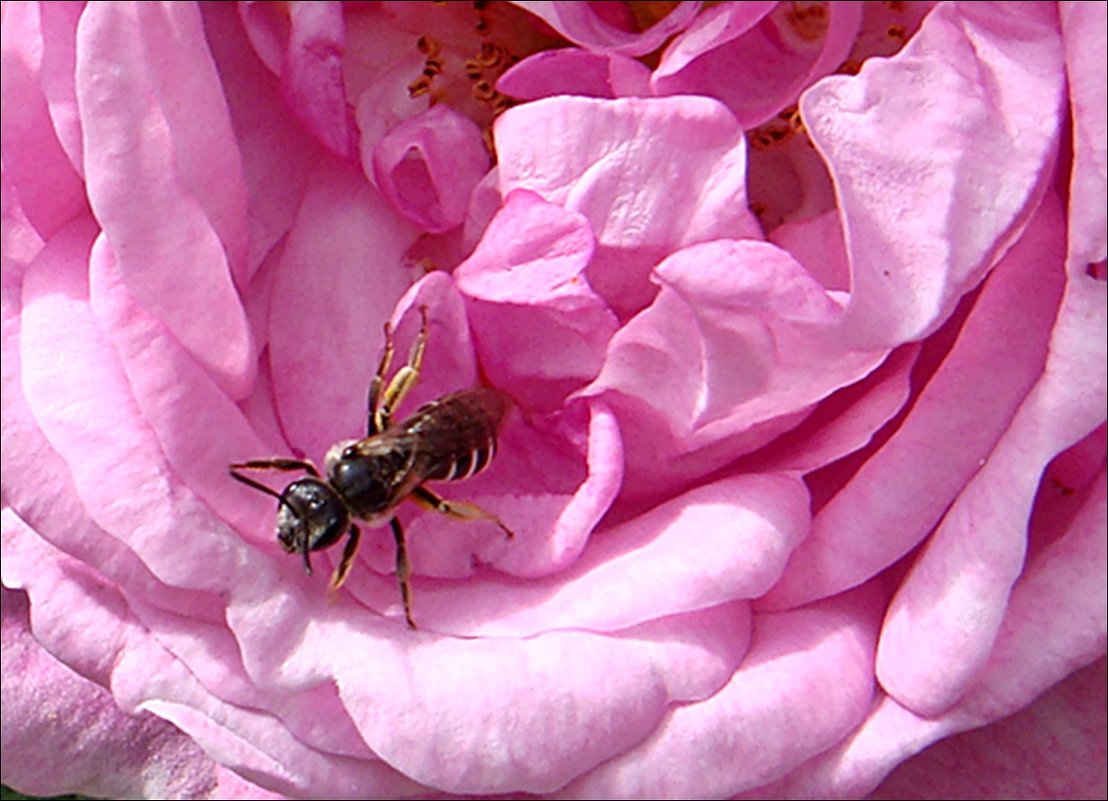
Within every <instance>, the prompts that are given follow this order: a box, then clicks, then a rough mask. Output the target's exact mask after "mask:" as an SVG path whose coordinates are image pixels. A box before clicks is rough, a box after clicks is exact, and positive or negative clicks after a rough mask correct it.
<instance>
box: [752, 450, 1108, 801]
mask: <svg viewBox="0 0 1108 801" xmlns="http://www.w3.org/2000/svg"><path fill="white" fill-rule="evenodd" d="M1101 453H1102V455H1101V463H1102V464H1103V450H1102V452H1101ZM1106 502H1108V489H1106V482H1105V473H1104V472H1103V469H1101V471H1100V472H1099V474H1098V475H1097V476H1095V477H1093V478H1092V479H1091V481H1090V483H1089V485H1088V486H1087V487H1086V488H1084V489H1083V498H1082V503H1081V510H1080V512H1079V514H1078V515H1077V516H1076V517H1075V518H1074V520H1073V521H1072V523H1071V524H1070V525H1069V526H1067V527H1066V530H1065V532H1064V533H1063V536H1062V537H1061V539H1059V540H1057V541H1056V542H1055V543H1053V544H1052V545H1051V546H1049V547H1047V548H1045V549H1043V550H1042V551H1040V552H1039V553H1037V554H1036V555H1035V556H1034V557H1033V558H1032V560H1031V561H1030V563H1029V564H1028V567H1027V570H1026V571H1025V573H1024V575H1023V577H1021V579H1020V580H1019V581H1018V582H1017V583H1016V585H1015V587H1014V589H1013V591H1012V595H1011V603H1010V605H1009V609H1008V613H1007V616H1006V618H1005V622H1004V625H1003V627H1002V628H1001V631H1000V632H999V636H998V637H997V639H996V643H995V647H994V650H993V653H992V655H991V656H990V657H989V659H988V661H987V662H986V663H985V665H984V666H983V668H982V669H981V671H980V672H979V673H978V674H977V676H976V677H975V678H974V680H973V682H972V683H971V684H970V686H969V687H968V688H967V692H966V694H965V696H964V697H963V699H962V700H961V702H960V703H959V704H958V705H957V706H955V707H953V708H951V709H950V710H948V711H947V712H946V713H945V714H944V715H941V716H936V717H925V716H921V715H919V714H917V713H914V712H912V711H910V710H909V709H907V708H906V707H904V706H902V705H901V704H899V703H897V701H896V700H895V699H893V698H891V697H883V698H882V699H881V701H880V703H878V704H877V705H875V707H874V709H873V711H872V712H871V714H870V715H869V717H868V718H867V719H866V720H865V722H864V723H863V724H862V725H861V726H860V727H859V728H858V729H857V730H856V731H855V732H854V733H852V734H851V735H850V736H849V737H847V738H846V739H844V740H843V742H842V743H840V744H839V745H837V746H835V747H834V748H832V749H830V750H828V751H826V752H825V753H823V754H821V755H820V756H819V757H817V758H816V759H813V760H811V761H809V762H808V763H807V764H805V765H803V766H801V767H800V769H798V770H797V771H795V772H793V773H792V774H791V775H790V776H788V777H786V778H785V779H783V780H782V781H780V782H778V783H777V784H775V785H771V786H763V787H761V788H758V789H757V790H756V791H754V792H752V793H751V797H752V798H765V797H786V798H795V797H808V796H812V795H821V796H825V795H830V796H832V797H859V796H862V795H865V794H866V793H868V792H870V791H871V790H872V789H873V788H874V787H875V786H876V785H877V784H878V783H879V782H880V781H881V779H882V778H883V777H884V776H885V775H886V774H887V773H888V771H889V770H890V769H892V768H893V767H894V766H896V765H897V764H900V763H901V762H903V761H904V760H905V759H906V758H907V757H909V756H910V755H912V754H915V753H917V752H919V751H921V750H923V749H924V748H926V747H927V746H928V745H929V744H931V743H933V742H936V741H938V740H941V739H942V738H944V737H947V736H949V735H951V734H954V733H957V732H960V731H965V730H967V729H973V728H976V727H978V726H981V725H983V724H987V723H993V722H994V721H998V720H1002V719H1003V718H1004V717H1005V716H1007V715H1011V714H1012V713H1014V712H1017V711H1018V710H1020V709H1022V708H1023V707H1025V706H1027V705H1028V704H1029V703H1031V702H1032V700H1033V699H1035V697H1036V696H1037V695H1039V694H1040V693H1042V692H1044V691H1047V690H1049V688H1051V687H1052V686H1054V685H1056V684H1058V683H1059V682H1062V681H1063V680H1065V679H1066V677H1067V676H1068V675H1070V674H1071V673H1074V671H1077V670H1078V669H1079V668H1081V667H1082V666H1084V665H1087V664H1089V663H1090V662H1096V663H1097V666H1096V667H1094V668H1091V670H1092V675H1091V676H1088V675H1086V676H1080V674H1079V677H1078V678H1077V679H1076V685H1073V684H1071V685H1070V686H1069V687H1067V688H1065V689H1063V690H1062V691H1061V692H1062V693H1063V694H1064V695H1068V696H1070V699H1069V700H1067V701H1065V702H1064V706H1065V707H1067V708H1064V709H1063V710H1059V712H1064V713H1065V714H1067V715H1069V717H1070V719H1071V720H1073V721H1074V723H1075V726H1076V727H1077V728H1078V737H1079V739H1078V741H1076V742H1074V741H1072V740H1071V741H1070V742H1068V743H1064V744H1062V743H1056V742H1052V741H1048V744H1047V745H1045V746H1039V745H1038V744H1037V743H1026V742H1025V743H1023V744H1021V746H1020V748H1019V750H1018V752H1017V753H1016V754H1014V755H1013V754H1012V752H1011V750H1010V749H1004V751H1005V753H1002V754H1000V755H999V756H1000V763H1001V764H1000V765H997V767H1002V766H1007V767H1010V765H1007V762H1008V760H1009V759H1011V758H1012V757H1013V756H1014V758H1015V759H1017V760H1018V761H1020V762H1021V763H1027V764H1024V765H1023V766H1022V767H1020V768H1018V769H1016V768H1012V769H1011V770H1001V771H999V772H997V773H996V774H991V775H990V777H989V778H991V782H990V787H992V786H997V787H1000V786H1005V785H1006V784H1007V783H1008V782H1010V781H1018V780H1019V779H1022V778H1024V777H1027V778H1028V779H1029V780H1030V781H1031V782H1037V783H1038V784H1037V785H1033V786H1041V787H1048V788H1049V787H1061V788H1065V787H1074V788H1075V794H1076V795H1077V796H1078V797H1088V798H1095V797H1098V794H1097V790H1098V789H1099V785H1100V784H1101V783H1102V782H1103V765H1104V763H1105V759H1104V755H1105V749H1106V743H1105V739H1104V727H1103V724H1102V723H1101V722H1100V721H1102V720H1103V715H1104V712H1103V709H1104V705H1103V703H1100V701H1099V699H1100V697H1102V696H1103V693H1104V689H1103V686H1104V685H1103V678H1102V677H1103V664H1104V662H1103V654H1104V643H1105V629H1106V627H1108V613H1106V610H1105V604H1104V597H1105V592H1106V591H1108V587H1106V586H1105V575H1106V571H1108V564H1106V563H1105V558H1106V557H1105V553H1104V521H1105V515H1106V514H1108V508H1106ZM929 647H931V645H930V643H926V642H921V643H919V644H918V646H917V651H916V654H917V656H924V655H925V654H926V653H927V649H928V648H929ZM946 667H947V668H949V667H951V666H950V665H947V666H946ZM1093 682H1100V684H1099V687H1096V686H1092V685H1093ZM1055 692H1057V691H1055ZM1012 721H1013V719H1012V718H1009V719H1008V721H1007V722H1002V723H1001V724H1000V726H1001V731H1002V732H1003V730H1004V728H1005V727H1006V726H1007V725H1009V724H1010V723H1011V722H1012ZM1043 723H1044V724H1046V726H1048V727H1056V726H1057V727H1059V728H1061V729H1062V730H1063V731H1066V732H1067V733H1069V734H1070V736H1071V737H1072V736H1073V734H1074V732H1073V729H1072V728H1071V727H1069V726H1065V725H1060V724H1061V721H1058V720H1057V719H1055V720H1054V721H1049V720H1048V721H1043ZM995 725H996V724H995V723H994V726H995ZM1019 728H1020V730H1019V731H1018V734H1017V735H1016V736H1018V737H1020V739H1032V738H1033V739H1034V740H1039V738H1040V737H1042V736H1043V732H1042V731H1041V730H1034V729H1033V730H1030V731H1028V730H1027V729H1026V727H1025V726H1020V727H1019ZM992 729H993V727H990V728H989V729H985V730H982V732H981V737H979V738H977V739H978V740H981V739H987V738H988V737H989V736H990V735H989V732H991V731H992ZM1085 732H1088V733H1089V735H1091V736H1085ZM1001 736H1002V737H1003V736H1004V735H1003V734H1002V735H1001ZM1040 748H1042V750H1045V751H1046V752H1047V753H1046V754H1042V753H1041V752H1040V753H1039V754H1032V755H1034V756H1043V757H1045V759H1044V760H1043V761H1041V762H1040V761H1038V760H1036V761H1034V762H1030V761H1029V759H1030V758H1031V756H1032V755H1029V753H1028V752H1035V751H1040ZM1059 748H1062V749H1064V750H1065V751H1068V752H1070V753H1072V754H1073V755H1074V757H1075V761H1074V764H1073V765H1069V764H1067V763H1062V764H1044V763H1050V762H1053V761H1054V760H1056V759H1057V758H1058V756H1060V754H1059V752H1058V750H1057V749H1059ZM1087 755H1088V756H1087ZM952 756H954V757H955V758H958V757H957V754H954V755H952ZM965 756H966V758H971V759H972V757H973V756H974V754H973V752H972V751H970V752H969V753H968V754H966V755H965ZM986 756H987V755H986ZM1005 757H1007V759H1005ZM1088 757H1091V759H1089V760H1088V761H1087V762H1086V759H1087V758H1088ZM909 764H911V763H909ZM983 770H984V768H983V767H982V766H980V765H977V766H973V767H971V768H970V769H969V770H968V771H967V770H965V768H964V766H963V772H962V773H960V774H957V775H953V776H951V777H950V778H951V779H952V780H953V781H956V782H958V783H960V784H963V785H964V786H966V787H967V792H968V793H969V797H970V798H974V797H978V796H977V794H976V791H975V790H974V787H975V786H976V782H977V780H978V779H979V778H981V777H982V771H983ZM1086 778H1088V779H1090V780H1091V782H1092V783H1091V784H1086V783H1085V782H1084V781H1083V779H1086ZM1098 779H1099V781H1098ZM982 780H983V779H982ZM930 781H932V782H934V781H936V779H935V778H934V777H932V779H931V780H930ZM939 781H941V779H939ZM926 784H927V782H925V785H926ZM1016 786H1017V787H1018V786H1019V785H1016ZM920 793H921V794H922V795H923V796H924V797H930V796H929V794H928V790H927V788H926V786H925V787H924V788H921V790H920ZM1069 794H1070V793H1068V792H1060V793H1054V792H1045V791H1044V792H1033V793H1029V794H1028V795H1027V796H1026V797H1052V796H1054V795H1059V796H1068V795H1069ZM956 795H957V794H956ZM1016 796H1017V797H1020V794H1019V793H1018V792H1017V793H1016ZM877 797H883V796H881V795H880V794H879V795H878V796H877ZM986 797H996V796H995V794H992V795H988V796H986Z"/></svg>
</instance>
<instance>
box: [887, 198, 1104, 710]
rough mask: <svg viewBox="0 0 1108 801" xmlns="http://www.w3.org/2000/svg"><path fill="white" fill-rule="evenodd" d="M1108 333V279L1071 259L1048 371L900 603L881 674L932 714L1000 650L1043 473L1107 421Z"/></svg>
mask: <svg viewBox="0 0 1108 801" xmlns="http://www.w3.org/2000/svg"><path fill="white" fill-rule="evenodd" d="M1047 219H1048V220H1049V217H1048V218H1047ZM1053 222H1054V225H1055V226H1058V225H1059V224H1060V222H1061V220H1059V219H1057V218H1056V219H1055V220H1054V221H1053ZM1056 230H1057V229H1056ZM1058 233H1060V232H1058ZM1056 236H1057V233H1056ZM1047 253H1048V254H1049V251H1047ZM1044 256H1045V258H1044V261H1046V263H1047V266H1053V265H1051V264H1050V257H1049V255H1046V254H1044ZM1056 258H1057V257H1056V256H1055V259H1056ZM1055 263H1056V262H1055ZM1055 270H1056V267H1055ZM1041 281H1042V278H1041V277H1040V278H1039V279H1038V281H1037V283H1038V284H1040V285H1041ZM1027 291H1028V292H1031V291H1039V290H1038V289H1036V290H1027ZM1021 325H1026V322H1022V323H1021ZM1106 328H1108V304H1106V303H1105V284H1104V282H1103V281H1101V280H1098V279H1097V278H1095V277H1093V276H1090V275H1089V274H1088V272H1087V270H1086V267H1085V263H1084V261H1083V260H1080V259H1079V260H1077V262H1076V263H1073V262H1071V263H1070V264H1069V269H1068V281H1067V284H1066V291H1065V296H1064V298H1063V300H1062V305H1061V309H1060V310H1059V311H1058V316H1057V320H1056V321H1055V324H1054V330H1053V331H1052V332H1051V338H1050V343H1049V351H1048V355H1047V358H1046V364H1045V365H1044V367H1043V372H1042V375H1041V377H1040V378H1039V380H1038V381H1037V382H1036V383H1035V385H1034V387H1033V388H1032V389H1031V391H1030V393H1029V394H1028V395H1027V397H1026V399H1025V400H1024V401H1023V402H1022V404H1021V405H1020V407H1019V410H1018V411H1017V412H1016V414H1015V416H1014V418H1013V419H1012V420H1011V422H1010V424H1008V426H1007V430H1006V431H1005V432H1004V435H1003V436H1002V437H1001V438H1000V440H999V441H998V442H997V444H996V446H995V447H994V448H992V450H991V452H990V453H987V454H985V455H984V457H985V458H986V461H985V463H984V464H982V465H981V466H980V470H978V471H977V473H976V475H974V476H973V479H972V480H971V481H970V482H969V483H968V485H967V486H966V488H965V489H964V490H963V491H962V492H961V494H960V495H959V497H958V499H957V501H956V502H955V503H954V505H953V506H952V507H951V509H950V511H949V512H947V514H946V516H945V518H944V519H943V522H942V524H941V525H940V526H939V529H938V531H937V532H936V533H935V534H934V535H933V536H932V537H931V539H930V541H929V543H928V546H927V548H926V549H925V550H924V552H923V554H922V556H921V557H920V559H919V560H918V561H917V562H916V563H915V565H914V566H913V569H912V572H911V573H910V574H909V575H908V577H907V578H906V579H905V581H904V583H903V584H902V585H901V588H900V590H899V592H898V593H897V596H896V597H895V598H894V599H893V602H892V604H891V606H890V610H889V616H888V619H887V621H886V624H885V628H884V630H883V631H882V637H881V647H880V649H879V651H878V664H877V668H878V675H879V677H880V679H881V682H882V684H883V685H884V686H885V688H886V690H888V691H889V693H890V694H891V695H893V696H895V697H896V698H897V700H899V701H901V702H902V703H903V704H905V705H906V706H908V707H910V708H912V709H914V710H917V711H924V712H926V713H928V714H934V713H936V712H938V711H941V710H943V709H945V708H946V707H948V706H950V705H951V704H952V703H954V702H955V701H957V700H958V698H959V697H960V696H961V695H962V693H963V692H964V691H965V687H966V683H967V682H968V681H969V680H970V679H971V678H972V676H973V674H974V673H975V672H976V671H977V670H978V668H979V667H980V666H981V664H982V662H983V661H984V660H985V659H987V658H988V657H989V654H990V652H991V651H992V650H993V641H994V638H995V637H996V636H997V632H998V630H999V628H1000V626H1001V625H1002V623H1003V621H1004V620H1005V613H1006V610H1007V608H1008V605H1009V594H1010V592H1011V587H1012V584H1013V582H1015V580H1016V579H1017V578H1018V576H1019V574H1020V570H1021V569H1022V567H1023V562H1024V556H1025V549H1026V536H1027V530H1028V521H1029V518H1030V512H1031V505H1032V502H1033V501H1034V498H1035V492H1036V488H1037V486H1038V481H1039V476H1040V475H1041V474H1042V471H1043V468H1044V467H1045V466H1046V465H1047V463H1048V462H1049V461H1050V460H1051V459H1052V458H1053V457H1054V456H1055V454H1057V453H1058V452H1060V451H1062V450H1064V449H1066V448H1068V447H1069V446H1070V445H1072V444H1074V443H1075V442H1077V441H1078V440H1080V439H1082V438H1083V437H1085V436H1086V435H1087V434H1088V433H1089V432H1091V431H1093V430H1094V429H1096V428H1098V427H1099V426H1100V425H1101V424H1102V423H1103V420H1104V409H1105V405H1106V404H1108V375H1106V374H1105V370H1104V364H1105V362H1106V361H1108V343H1106V342H1105V339H1104V337H1103V336H1101V334H1102V333H1103V331H1104V330H1105V329H1106ZM985 515H987V516H988V517H987V519H988V523H987V524H984V523H983V522H982V521H984V520H985V519H986V517H985ZM1101 575H1102V576H1103V573H1102V574H1101ZM1009 614H1010V613H1009ZM921 652H922V656H921ZM940 667H941V669H940ZM936 671H937V674H936Z"/></svg>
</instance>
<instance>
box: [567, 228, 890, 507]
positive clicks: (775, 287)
mask: <svg viewBox="0 0 1108 801" xmlns="http://www.w3.org/2000/svg"><path fill="white" fill-rule="evenodd" d="M655 274H656V276H657V281H658V282H659V283H660V284H661V286H662V289H661V292H660V293H659V295H658V297H657V298H656V299H655V301H654V303H653V305H651V306H650V308H648V309H647V310H646V311H644V312H642V313H641V314H639V315H638V316H637V317H635V318H634V319H633V320H631V321H630V322H629V323H628V324H627V325H625V326H624V327H623V328H622V329H620V330H619V331H618V332H617V333H616V335H615V336H614V337H613V338H612V342H611V345H610V346H609V350H608V359H607V361H606V362H605V365H604V368H603V370H602V371H601V373H600V375H599V376H598V377H597V379H596V381H594V382H593V383H592V384H591V385H589V387H588V388H586V390H585V392H586V393H587V394H590V395H591V394H603V395H604V397H607V398H609V402H610V403H612V404H614V408H616V410H617V414H619V415H620V419H621V423H622V424H623V425H624V426H625V427H626V428H627V429H628V430H633V429H632V428H631V427H632V426H641V427H642V428H641V429H640V430H646V431H649V435H647V436H638V437H633V438H628V441H627V445H628V457H627V458H628V477H627V482H628V484H629V485H630V486H629V488H628V491H629V492H632V493H633V492H640V493H641V492H644V491H658V490H660V489H662V488H665V487H669V486H673V485H674V484H675V483H676V482H678V481H679V480H681V479H686V480H687V479H688V478H691V477H694V476H697V475H704V474H705V473H707V472H709V471H711V470H713V469H716V468H718V467H721V466H722V465H724V464H726V463H727V462H728V461H731V460H732V459H734V458H735V457H736V456H739V455H740V454H742V453H744V452H747V451H751V450H754V449H755V448H757V447H759V446H761V445H762V444H764V443H765V442H766V441H768V440H769V439H772V435H773V434H778V433H780V430H775V429H774V428H772V427H771V428H769V429H760V428H759V427H760V426H764V425H767V424H769V425H771V426H772V425H773V424H776V423H787V425H788V427H791V426H792V425H795V423H796V422H797V420H795V419H792V420H788V421H784V420H782V418H784V417H786V416H788V415H798V414H802V413H804V412H805V411H806V410H807V407H808V406H809V405H810V404H812V403H815V402H816V401H818V400H820V399H821V398H823V397H825V396H826V395H828V394H830V393H831V392H833V391H834V390H836V389H839V388H840V387H842V386H844V385H846V384H850V383H852V382H854V381H856V380H858V379H859V378H861V377H862V376H864V375H866V374H867V373H868V372H870V371H871V370H872V369H873V368H874V367H876V366H877V365H878V364H879V363H880V362H881V359H882V358H883V356H884V354H882V353H855V352H851V351H846V350H844V349H843V347H842V345H841V343H840V342H838V341H836V339H835V338H834V337H833V336H832V335H831V334H830V333H829V332H830V331H833V330H834V329H835V328H836V326H837V323H838V319H839V316H840V312H841V308H840V307H839V306H838V304H837V303H836V302H835V300H834V299H833V298H832V297H831V296H829V295H828V294H827V292H826V291H825V290H824V289H823V288H822V287H821V286H819V284H817V283H816V282H815V281H813V280H812V278H811V277H810V276H809V275H808V273H807V272H806V271H805V270H804V269H803V268H801V267H800V265H798V264H797V263H796V262H795V261H793V260H792V259H791V258H790V257H789V256H788V254H786V253H785V252H783V251H781V250H779V249H778V248H776V247H774V246H772V245H768V244H765V243H762V242H754V241H743V242H732V241H726V240H721V241H718V242H712V243H707V244H704V245H696V246H693V247H689V248H685V249H684V250H682V251H679V252H677V253H676V254H674V255H673V256H671V257H669V258H668V259H666V260H665V261H664V262H663V263H662V264H661V265H659V267H658V268H657V270H656V271H655ZM658 464H665V465H666V470H665V471H664V472H660V471H658V470H657V469H656V466H657V465H658Z"/></svg>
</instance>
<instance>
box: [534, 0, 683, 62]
mask: <svg viewBox="0 0 1108 801" xmlns="http://www.w3.org/2000/svg"><path fill="white" fill-rule="evenodd" d="M513 5H517V6H519V7H520V8H525V9H527V10H528V11H530V12H531V13H532V14H534V15H535V16H537V17H540V18H541V19H542V20H543V21H544V22H546V23H547V24H548V25H550V27H552V28H553V29H554V30H556V31H557V32H558V33H560V34H561V35H562V36H564V37H566V38H567V39H569V40H570V41H571V42H573V43H575V44H578V45H581V46H582V47H585V48H587V49H589V50H591V51H593V52H597V53H617V54H619V55H624V56H641V55H645V54H646V53H649V52H650V51H652V50H656V49H657V48H658V47H659V46H660V45H661V44H662V43H663V42H664V41H665V40H666V39H668V38H669V37H670V36H672V35H673V34H674V33H676V32H677V31H680V30H681V29H682V28H684V27H685V26H686V25H688V24H689V22H690V21H691V20H692V19H693V18H694V17H695V16H696V14H697V12H698V11H699V10H700V3H677V4H676V5H674V6H673V8H672V9H671V10H670V12H669V13H668V14H667V15H666V16H665V17H663V18H662V19H660V20H657V21H656V22H654V23H653V24H652V25H651V26H650V27H649V28H647V29H646V30H644V31H636V30H633V28H632V26H633V25H634V21H633V20H632V19H630V18H629V17H625V18H623V19H616V17H617V15H619V14H620V10H619V6H618V4H613V7H612V8H608V9H605V8H604V7H603V5H601V6H597V7H594V4H592V3H572V2H569V3H567V2H554V3H532V2H515V3H513Z"/></svg>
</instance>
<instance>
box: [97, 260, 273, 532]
mask: <svg viewBox="0 0 1108 801" xmlns="http://www.w3.org/2000/svg"><path fill="white" fill-rule="evenodd" d="M100 242H103V240H100ZM89 285H90V286H89V289H90V298H89V301H90V305H91V309H92V313H93V315H94V316H95V318H96V321H97V323H98V324H99V327H100V330H101V331H102V332H103V333H104V335H105V338H106V339H107V340H108V341H109V342H110V343H111V345H112V346H113V347H114V348H115V351H116V354H117V356H118V358H119V360H120V364H121V366H122V368H123V371H124V373H125V374H126V376H127V380H128V382H129V384H130V390H131V392H132V393H133V394H134V399H135V401H136V402H137V404H138V407H139V410H140V412H141V414H142V417H143V418H144V420H145V421H146V424H147V425H148V426H149V427H150V428H151V429H152V432H153V434H154V436H155V437H157V440H158V444H159V446H160V449H161V451H162V453H164V454H165V458H166V460H167V461H168V463H169V464H170V465H171V466H172V468H173V472H174V473H175V475H176V477H177V478H178V479H179V480H181V481H183V482H184V484H185V485H187V486H188V487H189V488H190V489H192V490H193V491H194V492H195V493H196V494H197V496H198V497H199V498H201V499H202V500H203V501H204V502H205V503H207V504H208V505H209V506H211V507H212V508H216V509H221V510H223V517H224V519H225V520H226V521H227V522H228V523H230V524H231V525H233V526H236V527H238V528H242V529H246V530H249V529H250V528H253V523H254V522H255V521H256V520H257V512H258V505H257V504H256V503H251V504H241V503H239V501H241V500H242V497H243V493H242V488H241V487H240V486H239V485H237V484H236V483H235V482H233V481H230V480H228V476H227V465H228V464H230V463H231V462H233V461H236V460H237V459H242V458H245V457H247V456H248V455H250V454H258V453H263V452H264V448H263V445H262V441H261V440H260V439H259V438H258V436H257V435H256V434H255V433H254V432H253V430H252V429H251V427H250V426H249V424H248V423H247V421H246V419H245V418H244V417H243V415H242V412H241V411H240V410H239V408H238V406H237V405H236V404H235V403H234V402H233V401H232V400H231V399H230V398H228V397H227V396H226V395H225V394H224V393H223V392H222V391H220V389H219V387H217V386H216V385H215V383H214V382H213V381H212V380H211V378H210V377H209V375H208V373H207V372H205V371H204V370H202V369H201V368H200V366H199V365H197V364H196V362H195V360H194V359H193V358H192V356H191V355H190V354H189V353H187V352H186V351H185V350H184V349H183V348H182V347H181V346H180V344H179V343H178V341H177V340H176V339H175V338H174V337H173V336H172V334H170V333H169V331H168V330H166V327H165V326H164V325H163V324H162V323H160V322H159V321H158V320H156V319H154V318H153V317H151V316H150V315H149V314H147V313H146V312H145V311H144V310H143V309H142V307H141V306H139V305H138V304H137V303H136V302H135V299H134V298H133V297H132V296H131V294H130V292H128V290H127V287H126V285H125V284H124V282H123V277H122V276H121V275H120V271H119V264H118V261H117V259H116V258H115V256H114V254H113V253H112V252H111V249H110V248H109V247H106V246H104V247H101V246H94V247H93V251H92V258H91V260H90V264H89ZM214 431H218V432H219V436H218V438H215V439H214V440H213V437H212V432H214Z"/></svg>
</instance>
